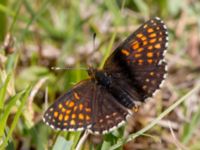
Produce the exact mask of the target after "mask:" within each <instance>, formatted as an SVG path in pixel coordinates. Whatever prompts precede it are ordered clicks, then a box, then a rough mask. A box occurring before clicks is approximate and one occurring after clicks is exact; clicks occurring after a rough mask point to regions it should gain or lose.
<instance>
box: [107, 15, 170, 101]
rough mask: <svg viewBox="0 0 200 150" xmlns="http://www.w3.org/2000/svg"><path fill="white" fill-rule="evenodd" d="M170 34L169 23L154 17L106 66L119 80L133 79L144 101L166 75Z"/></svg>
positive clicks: (122, 45)
mask: <svg viewBox="0 0 200 150" xmlns="http://www.w3.org/2000/svg"><path fill="white" fill-rule="evenodd" d="M167 44H168V34H167V29H166V26H165V24H164V23H163V21H162V20H160V19H159V18H157V17H156V18H153V19H150V20H149V21H147V22H146V23H144V24H143V25H142V26H141V27H139V28H138V29H137V30H136V31H135V32H134V33H133V34H131V35H130V36H129V37H128V38H127V39H126V40H125V41H124V42H123V43H122V44H120V45H119V46H118V47H117V48H116V50H115V51H114V52H113V54H111V56H110V57H109V58H108V59H107V61H106V63H105V65H104V69H105V70H106V72H108V73H109V74H110V75H111V76H113V77H114V78H116V79H117V80H125V81H126V80H127V79H128V80H130V81H128V82H129V83H128V84H131V86H132V88H135V89H136V90H137V93H139V94H140V96H141V101H143V100H144V99H146V98H148V97H150V96H152V95H153V93H154V92H155V91H156V90H157V89H158V88H159V86H160V84H161V83H162V81H163V80H164V78H165V74H166V63H165V61H164V53H165V51H166V49H167Z"/></svg>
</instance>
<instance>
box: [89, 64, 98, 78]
mask: <svg viewBox="0 0 200 150" xmlns="http://www.w3.org/2000/svg"><path fill="white" fill-rule="evenodd" d="M87 72H88V75H89V76H90V77H93V78H95V75H96V72H97V69H95V68H93V67H91V66H89V67H88V69H87Z"/></svg>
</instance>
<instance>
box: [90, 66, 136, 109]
mask: <svg viewBox="0 0 200 150" xmlns="http://www.w3.org/2000/svg"><path fill="white" fill-rule="evenodd" d="M89 72H93V73H92V74H93V78H94V80H95V81H96V82H97V84H98V85H99V86H102V88H105V89H106V90H107V91H109V93H110V94H111V95H112V96H113V97H114V98H115V100H116V101H117V102H119V103H120V104H121V105H122V106H123V107H125V108H130V109H131V108H132V107H133V106H134V98H133V97H131V95H129V93H128V92H126V91H125V90H123V87H120V85H118V83H117V80H114V79H113V77H112V75H110V74H108V73H107V72H105V71H104V70H95V69H91V70H90V71H89ZM89 75H91V73H89Z"/></svg>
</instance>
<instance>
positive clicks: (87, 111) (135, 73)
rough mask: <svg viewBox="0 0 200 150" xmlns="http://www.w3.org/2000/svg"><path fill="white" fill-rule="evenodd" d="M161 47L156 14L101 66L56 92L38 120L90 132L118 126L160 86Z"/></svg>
mask: <svg viewBox="0 0 200 150" xmlns="http://www.w3.org/2000/svg"><path fill="white" fill-rule="evenodd" d="M167 47H168V32H167V27H166V25H165V24H164V22H163V21H162V20H161V19H160V18H158V17H155V18H152V19H150V20H149V21H147V22H145V23H144V24H143V25H142V26H140V27H139V28H138V29H137V30H136V31H135V32H134V33H132V34H131V35H130V36H129V37H128V38H127V39H126V40H125V41H123V42H122V43H121V44H120V45H119V46H118V47H117V48H116V49H115V50H114V52H113V53H112V54H111V55H110V56H109V57H108V59H107V60H106V62H105V64H104V67H103V69H95V68H92V67H90V68H89V69H88V75H89V78H88V79H86V80H83V81H81V82H79V83H78V84H76V85H75V86H74V87H73V88H72V89H71V90H69V91H68V92H66V93H65V94H64V95H62V96H60V97H59V98H58V99H57V100H56V101H55V103H53V104H52V105H51V106H50V107H49V108H48V109H47V110H46V112H45V113H44V116H43V121H44V122H45V123H46V124H47V125H49V126H50V127H52V128H53V129H57V130H63V131H81V130H88V131H90V132H91V133H93V134H105V133H108V132H111V131H113V130H114V129H116V128H118V127H120V126H122V125H123V124H124V123H125V122H126V120H127V118H128V117H129V116H130V115H132V114H133V111H132V110H133V109H134V108H137V107H138V106H139V105H140V104H142V103H143V102H145V100H146V99H147V98H149V97H152V96H153V95H154V94H155V92H156V91H157V90H158V89H159V88H160V87H161V85H162V83H163V81H164V79H165V78H166V73H167V64H166V62H165V59H164V55H165V52H166V49H167Z"/></svg>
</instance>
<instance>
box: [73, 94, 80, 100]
mask: <svg viewBox="0 0 200 150" xmlns="http://www.w3.org/2000/svg"><path fill="white" fill-rule="evenodd" d="M74 97H75V99H77V100H79V99H80V96H79V95H78V93H76V92H74Z"/></svg>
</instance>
